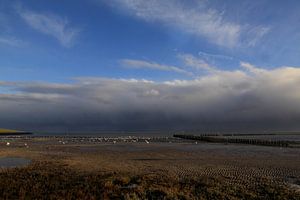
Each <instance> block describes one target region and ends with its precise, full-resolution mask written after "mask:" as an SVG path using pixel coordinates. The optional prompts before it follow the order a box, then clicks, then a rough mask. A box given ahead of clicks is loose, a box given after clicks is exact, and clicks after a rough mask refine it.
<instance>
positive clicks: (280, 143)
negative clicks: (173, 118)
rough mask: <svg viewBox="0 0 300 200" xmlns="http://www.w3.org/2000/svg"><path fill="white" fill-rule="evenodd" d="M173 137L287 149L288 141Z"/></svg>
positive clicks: (176, 135) (189, 136)
mask: <svg viewBox="0 0 300 200" xmlns="http://www.w3.org/2000/svg"><path fill="white" fill-rule="evenodd" d="M173 136H174V137H177V138H182V139H188V140H197V141H204V142H213V143H239V144H252V145H263V146H279V147H288V146H289V142H288V141H282V140H262V139H246V138H228V137H220V136H219V137H216V136H208V135H182V134H174V135H173Z"/></svg>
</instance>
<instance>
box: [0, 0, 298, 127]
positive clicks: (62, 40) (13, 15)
mask: <svg viewBox="0 0 300 200" xmlns="http://www.w3.org/2000/svg"><path fill="white" fill-rule="evenodd" d="M299 13H300V2H299V1H297V0H287V1H280V0H257V1H253V0H243V1H237V0H225V1H219V0H211V1H208V0H191V1H180V0H166V1H159V0H147V1H146V0H86V1H79V0H72V1H71V0H64V1H61V0H52V1H38V0H26V1H17V0H16V1H14V0H0V111H1V113H3V115H0V127H12V128H20V127H21V128H29V129H33V128H36V129H41V128H42V129H44V128H46V127H48V128H49V127H52V128H53V127H58V129H61V128H65V127H74V126H75V125H76V126H77V125H80V124H81V125H82V126H80V127H81V128H84V127H89V128H90V129H92V128H94V129H116V128H120V129H127V128H149V127H150V128H153V127H158V128H159V127H160V128H163V127H165V128H166V127H173V126H174V128H175V127H176V128H178V129H180V128H187V127H195V128H199V127H202V128H209V127H210V126H213V127H220V129H223V128H224V129H226V128H228V127H229V128H230V127H231V128H233V127H232V124H238V125H237V127H235V128H238V127H240V128H241V127H242V126H244V127H251V126H252V125H253V124H255V127H256V128H259V127H260V128H262V127H264V128H266V127H272V126H270V124H276V127H275V125H274V127H273V128H274V129H279V128H281V129H283V128H284V127H289V128H291V129H293V128H294V129H296V128H298V129H299V128H300V127H299V123H298V122H299V119H300V109H299V108H300V105H299V102H300V93H299V91H300V84H299V83H300V68H299V67H300V14H299ZM11 113H14V114H11ZM41 113H42V114H41ZM28 114H30V115H31V116H32V117H31V119H28V118H26V117H25V116H27V115H28ZM75 116H76V117H75ZM141 116H142V117H141ZM133 121H137V122H138V124H139V126H137V124H133ZM249 124H250V125H251V126H250V125H249ZM179 125H180V126H179ZM181 125H182V126H181ZM277 125H278V126H277ZM77 128H78V127H77ZM298 129H297V130H298Z"/></svg>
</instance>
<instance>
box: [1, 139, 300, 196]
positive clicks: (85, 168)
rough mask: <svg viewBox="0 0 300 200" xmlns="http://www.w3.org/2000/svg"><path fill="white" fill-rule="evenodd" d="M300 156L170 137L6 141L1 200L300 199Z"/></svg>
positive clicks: (287, 151) (264, 148)
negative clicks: (11, 163)
mask: <svg viewBox="0 0 300 200" xmlns="http://www.w3.org/2000/svg"><path fill="white" fill-rule="evenodd" d="M299 155H300V149H299V148H280V147H270V146H255V145H245V144H220V143H218V144H215V143H205V142H195V141H191V140H182V139H177V138H172V137H154V138H152V137H136V136H135V137H130V136H123V137H98V136H89V137H83V136H47V137H43V136H7V137H1V138H0V157H1V158H9V157H13V158H24V159H27V160H30V161H31V162H30V163H28V165H26V166H18V167H13V168H1V170H0V198H1V199H300V156H299Z"/></svg>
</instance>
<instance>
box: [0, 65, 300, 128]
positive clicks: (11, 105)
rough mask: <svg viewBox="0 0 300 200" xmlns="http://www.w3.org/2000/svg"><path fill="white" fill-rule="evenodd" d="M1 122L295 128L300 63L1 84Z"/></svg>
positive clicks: (21, 125) (18, 125)
mask: <svg viewBox="0 0 300 200" xmlns="http://www.w3.org/2000/svg"><path fill="white" fill-rule="evenodd" d="M0 91H2V92H1V94H0V112H1V115H0V127H8V128H10V127H12V128H22V129H29V130H37V129H38V130H73V131H75V130H76V131H81V130H147V129H149V130H154V129H156V130H157V129H160V130H176V129H177V130H178V129H198V130H296V129H299V128H300V124H299V121H300V69H299V68H295V67H280V68H276V69H274V70H265V69H260V68H257V67H255V66H253V65H251V64H249V63H241V68H240V70H235V71H221V70H219V71H218V70H214V71H211V72H209V73H208V74H207V75H204V76H202V77H198V78H196V79H194V80H173V81H166V82H154V81H148V80H136V79H108V78H95V77H94V78H87V77H85V78H84V77H82V78H76V79H74V82H73V83H70V84H54V83H37V82H5V81H2V82H0Z"/></svg>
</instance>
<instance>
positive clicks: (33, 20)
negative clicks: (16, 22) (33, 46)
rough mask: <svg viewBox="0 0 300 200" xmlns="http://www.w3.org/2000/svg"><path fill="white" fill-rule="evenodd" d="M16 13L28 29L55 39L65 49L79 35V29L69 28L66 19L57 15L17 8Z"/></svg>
mask: <svg viewBox="0 0 300 200" xmlns="http://www.w3.org/2000/svg"><path fill="white" fill-rule="evenodd" d="M17 12H18V14H19V15H20V16H21V17H22V19H23V20H24V21H25V22H26V23H27V24H28V25H29V26H30V27H32V28H33V29H35V30H37V31H39V32H41V33H43V34H46V35H49V36H52V37H54V38H56V39H57V40H58V41H59V42H60V43H61V45H63V46H65V47H70V46H72V45H73V43H74V40H75V39H76V37H77V36H78V34H79V29H77V28H74V27H71V25H70V23H69V21H68V19H66V18H62V17H60V16H58V15H54V14H45V13H37V12H34V11H32V10H27V9H23V8H18V9H17Z"/></svg>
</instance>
